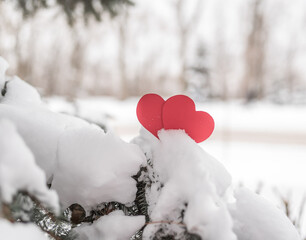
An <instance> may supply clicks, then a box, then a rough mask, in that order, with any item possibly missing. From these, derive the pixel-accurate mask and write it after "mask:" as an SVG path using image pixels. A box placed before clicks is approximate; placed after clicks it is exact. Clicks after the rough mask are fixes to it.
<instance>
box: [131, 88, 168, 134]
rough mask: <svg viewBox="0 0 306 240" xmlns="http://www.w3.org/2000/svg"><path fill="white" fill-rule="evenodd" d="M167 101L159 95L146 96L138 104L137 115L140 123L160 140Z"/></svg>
mask: <svg viewBox="0 0 306 240" xmlns="http://www.w3.org/2000/svg"><path fill="white" fill-rule="evenodd" d="M164 103H165V100H164V99H163V98H162V97H161V96H159V95H157V94H153V93H150V94H146V95H144V96H143V97H142V98H141V99H140V100H139V102H138V104H137V109H136V114H137V118H138V120H139V122H140V123H141V124H142V126H144V128H145V129H147V130H148V131H149V132H151V133H152V134H153V135H154V136H155V137H157V138H158V136H157V132H158V131H159V130H160V129H162V128H163V122H162V109H163V105H164Z"/></svg>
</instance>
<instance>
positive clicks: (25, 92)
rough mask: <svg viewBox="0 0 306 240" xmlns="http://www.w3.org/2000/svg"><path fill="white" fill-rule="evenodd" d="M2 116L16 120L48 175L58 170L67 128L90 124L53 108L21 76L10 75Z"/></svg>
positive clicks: (0, 109)
mask: <svg viewBox="0 0 306 240" xmlns="http://www.w3.org/2000/svg"><path fill="white" fill-rule="evenodd" d="M0 66H2V69H4V68H5V67H6V65H5V66H4V67H3V65H0ZM6 78H9V77H7V76H6ZM1 118H6V119H9V120H10V121H12V122H13V123H14V124H15V126H16V127H17V130H18V132H19V134H20V135H21V137H22V138H23V140H24V141H25V142H26V144H27V146H28V147H29V148H30V149H31V151H32V152H33V154H34V156H35V160H36V162H37V164H38V166H39V167H41V168H42V169H43V170H44V171H45V173H46V176H47V179H49V178H51V177H52V174H53V173H54V167H55V161H56V154H57V146H58V140H59V137H60V136H61V135H62V134H63V133H64V132H65V130H66V129H69V128H82V127H88V126H90V124H89V123H87V122H85V121H83V120H81V119H79V118H76V117H72V116H68V115H64V114H59V113H54V112H52V111H50V110H49V109H48V108H47V106H46V105H45V104H44V103H42V102H41V100H40V96H39V94H38V92H37V91H36V89H35V88H34V87H32V86H30V85H29V84H27V83H26V82H24V81H23V80H21V79H19V78H17V77H11V78H10V80H9V82H8V84H7V92H6V94H5V96H4V97H2V98H0V119H1Z"/></svg>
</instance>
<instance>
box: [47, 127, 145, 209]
mask: <svg viewBox="0 0 306 240" xmlns="http://www.w3.org/2000/svg"><path fill="white" fill-rule="evenodd" d="M144 160H145V158H144V155H143V153H142V152H141V151H140V149H139V147H138V146H137V145H135V144H130V143H126V142H124V141H122V140H121V139H120V138H119V137H117V136H115V135H113V134H112V133H106V134H105V133H104V131H103V130H101V129H99V128H98V127H91V128H84V129H75V130H69V131H66V132H65V134H63V135H62V137H61V139H60V141H59V149H58V161H57V166H56V171H55V174H54V178H53V183H52V188H54V189H55V190H56V191H57V192H58V194H59V196H60V200H61V203H62V204H63V205H64V206H65V207H68V206H69V205H70V204H73V203H79V204H80V205H82V206H83V207H84V208H85V209H87V210H88V209H90V207H94V206H96V205H97V204H99V203H102V202H110V201H116V202H120V203H130V202H133V201H134V199H135V195H136V191H137V188H136V181H135V180H134V179H133V178H132V176H133V175H135V174H137V172H138V171H139V169H140V165H141V164H143V163H144Z"/></svg>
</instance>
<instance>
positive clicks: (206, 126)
mask: <svg viewBox="0 0 306 240" xmlns="http://www.w3.org/2000/svg"><path fill="white" fill-rule="evenodd" d="M162 120H163V126H164V128H165V129H183V130H185V132H186V133H187V134H188V135H189V136H190V137H191V138H192V139H193V140H194V141H196V142H197V143H199V142H202V141H204V140H206V139H207V138H208V137H209V136H210V135H211V134H212V132H213V130H214V127H215V123H214V120H213V118H212V117H211V116H210V115H209V114H208V113H206V112H201V111H196V108H195V104H194V102H193V101H192V99H190V98H189V97H187V96H184V95H176V96H173V97H171V98H169V99H168V100H167V101H166V102H165V103H164V105H163V112H162Z"/></svg>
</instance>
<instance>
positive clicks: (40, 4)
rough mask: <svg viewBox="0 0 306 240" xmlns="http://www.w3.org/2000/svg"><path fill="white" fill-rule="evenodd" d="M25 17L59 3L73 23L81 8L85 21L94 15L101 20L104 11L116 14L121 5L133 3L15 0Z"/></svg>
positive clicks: (116, 1)
mask: <svg viewBox="0 0 306 240" xmlns="http://www.w3.org/2000/svg"><path fill="white" fill-rule="evenodd" d="M15 1H16V4H17V7H19V8H20V9H21V10H22V12H23V15H24V17H29V16H33V15H34V14H35V13H36V12H37V11H38V10H39V9H41V8H48V7H52V6H54V5H59V6H60V7H61V8H62V10H63V11H64V12H65V14H66V16H67V19H68V22H69V24H70V25H73V23H74V21H75V17H76V15H77V14H78V12H79V11H80V9H81V12H82V13H83V16H84V19H85V21H87V20H88V17H90V16H93V17H94V18H95V19H96V20H97V21H100V20H101V15H102V13H103V12H108V13H110V14H111V15H112V16H115V15H116V14H117V13H118V11H119V7H120V6H121V5H132V4H133V2H132V1H130V0H56V1H50V0H15Z"/></svg>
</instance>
